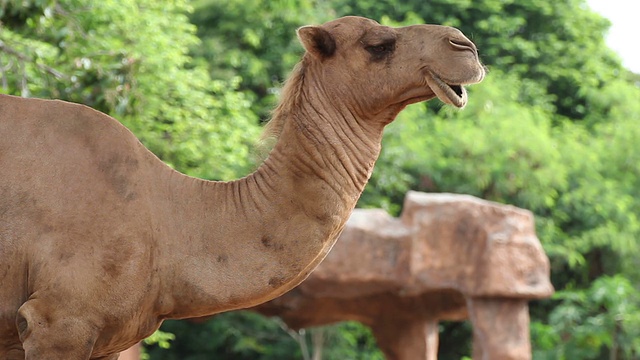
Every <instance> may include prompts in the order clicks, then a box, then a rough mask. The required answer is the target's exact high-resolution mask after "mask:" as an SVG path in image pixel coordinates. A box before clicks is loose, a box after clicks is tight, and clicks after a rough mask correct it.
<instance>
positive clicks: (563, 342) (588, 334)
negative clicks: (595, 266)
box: [532, 275, 640, 360]
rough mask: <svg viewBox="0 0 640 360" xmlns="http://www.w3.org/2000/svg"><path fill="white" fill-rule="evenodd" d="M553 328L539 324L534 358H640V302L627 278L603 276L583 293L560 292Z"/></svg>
mask: <svg viewBox="0 0 640 360" xmlns="http://www.w3.org/2000/svg"><path fill="white" fill-rule="evenodd" d="M555 298H556V299H558V300H560V302H559V305H558V306H556V307H555V308H554V309H553V311H552V312H551V314H550V316H549V325H540V324H537V325H536V326H535V327H534V328H533V332H532V333H533V338H534V339H539V341H537V345H538V346H539V349H540V351H538V352H537V354H536V357H535V358H536V359H560V360H563V359H601V358H604V357H607V358H610V359H611V358H618V359H636V358H637V357H638V356H640V341H638V339H640V306H639V305H640V301H639V300H640V299H638V294H637V288H636V287H635V286H634V285H633V284H632V283H631V282H630V281H629V280H628V279H627V278H625V277H624V276H622V275H615V276H603V277H600V278H598V279H597V280H595V281H594V282H593V283H592V285H591V286H590V287H589V288H588V289H585V290H577V291H561V292H558V293H557V294H556V295H555Z"/></svg>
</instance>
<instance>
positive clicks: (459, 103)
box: [426, 71, 467, 108]
mask: <svg viewBox="0 0 640 360" xmlns="http://www.w3.org/2000/svg"><path fill="white" fill-rule="evenodd" d="M426 80H427V84H428V85H429V87H430V88H431V90H432V91H433V92H434V93H435V94H436V96H437V97H438V99H440V100H442V102H444V103H447V104H450V105H453V106H455V107H458V108H463V107H464V106H465V105H467V90H466V89H465V88H464V87H463V86H462V85H460V84H448V83H447V82H445V81H443V80H442V79H441V78H440V77H439V76H437V75H436V74H434V73H433V71H429V72H428V73H427V76H426Z"/></svg>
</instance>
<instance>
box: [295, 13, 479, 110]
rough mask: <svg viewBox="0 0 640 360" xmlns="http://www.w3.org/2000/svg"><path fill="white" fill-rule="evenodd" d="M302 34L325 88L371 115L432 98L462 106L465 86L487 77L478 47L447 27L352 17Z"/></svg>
mask: <svg viewBox="0 0 640 360" xmlns="http://www.w3.org/2000/svg"><path fill="white" fill-rule="evenodd" d="M298 37H299V39H300V41H301V42H302V45H303V46H304V48H305V49H306V54H305V58H304V61H305V64H306V67H307V68H308V69H307V70H309V71H311V72H312V73H314V74H319V75H318V76H317V77H318V78H319V79H322V80H321V83H326V84H327V85H331V86H325V87H322V89H321V91H327V92H331V93H330V94H328V95H329V97H330V98H332V99H335V100H336V102H339V103H346V104H349V105H350V106H352V108H351V109H349V110H350V111H352V112H356V113H358V114H360V115H364V116H366V117H368V118H370V117H372V116H378V115H380V114H386V113H389V112H390V113H391V115H392V117H395V115H396V114H397V112H398V111H400V110H401V109H402V108H404V107H405V106H406V105H408V104H411V103H415V102H419V101H425V100H429V99H432V98H434V97H438V98H439V99H440V100H442V101H443V102H445V103H447V104H451V105H453V106H456V107H459V108H461V107H463V106H465V104H466V103H467V92H466V90H465V88H464V85H466V84H473V83H477V82H480V81H481V80H482V79H483V78H484V75H485V70H484V67H483V66H482V64H481V63H480V61H479V58H478V51H477V49H476V46H475V45H474V44H473V43H472V42H471V41H470V40H469V39H467V38H466V37H465V36H464V35H463V34H462V32H460V31H459V30H457V29H455V28H452V27H448V26H439V25H414V26H407V27H400V28H392V27H388V26H382V25H380V24H378V23H377V22H375V21H373V20H369V19H366V18H361V17H355V16H349V17H344V18H340V19H337V20H334V21H331V22H328V23H325V24H324V25H321V26H304V27H302V28H300V29H298Z"/></svg>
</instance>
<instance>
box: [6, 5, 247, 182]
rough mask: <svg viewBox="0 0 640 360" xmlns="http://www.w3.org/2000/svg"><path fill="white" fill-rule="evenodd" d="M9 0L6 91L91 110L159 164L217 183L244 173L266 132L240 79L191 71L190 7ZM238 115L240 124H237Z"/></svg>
mask: <svg viewBox="0 0 640 360" xmlns="http://www.w3.org/2000/svg"><path fill="white" fill-rule="evenodd" d="M27 4H28V6H24V5H25V2H24V1H13V0H12V1H6V2H4V3H3V6H2V14H3V17H2V18H0V20H1V21H2V22H3V23H4V24H6V25H7V26H4V27H1V28H0V38H2V49H1V50H2V51H0V63H2V64H7V65H6V66H5V67H4V68H3V69H5V70H4V72H3V73H2V74H3V80H4V82H3V92H5V93H9V94H21V95H23V96H35V97H45V98H50V97H52V98H61V99H65V100H70V101H74V102H79V103H84V104H87V105H89V106H91V107H93V108H96V109H98V110H101V111H103V112H106V113H108V114H111V115H114V116H116V117H117V118H118V119H119V120H121V121H122V122H123V123H124V124H125V125H127V126H128V127H129V128H130V129H132V130H133V131H134V132H135V133H136V135H138V137H140V138H141V140H142V141H143V142H144V143H145V144H146V145H147V146H148V147H149V148H150V149H151V150H152V151H153V152H154V153H156V154H157V155H158V156H160V157H161V158H162V159H163V160H164V161H166V162H167V163H169V164H170V165H172V166H174V167H177V168H179V169H180V170H182V171H185V172H187V173H190V174H193V175H197V176H201V177H206V178H210V179H229V178H233V177H237V176H239V175H244V174H245V173H246V172H248V171H249V169H250V168H251V167H252V164H251V161H250V158H249V156H248V153H249V151H250V144H252V143H253V142H254V140H255V138H256V136H257V133H258V126H257V117H256V115H255V114H254V113H253V112H251V111H250V110H249V101H248V100H247V98H246V97H245V96H244V95H243V94H241V93H237V92H235V91H234V89H235V88H236V87H237V84H238V81H237V80H234V79H230V80H229V81H222V80H221V81H217V82H212V81H211V80H210V78H209V77H208V74H207V71H206V69H205V67H204V66H195V67H193V66H192V65H191V64H190V60H191V57H190V56H189V54H188V51H189V47H192V46H195V45H196V44H198V43H199V42H200V40H199V39H198V38H197V37H196V36H195V30H196V29H195V27H194V26H193V25H192V24H190V23H189V21H188V18H187V16H186V13H187V11H188V10H189V7H188V5H187V3H186V2H185V1H181V0H175V1H163V2H157V1H153V0H145V1H133V0H129V1H98V2H95V1H87V0H61V1H56V2H53V1H50V2H48V1H35V2H32V3H31V2H27ZM231 116H233V117H234V118H231Z"/></svg>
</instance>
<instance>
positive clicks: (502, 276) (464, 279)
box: [254, 192, 553, 360]
mask: <svg viewBox="0 0 640 360" xmlns="http://www.w3.org/2000/svg"><path fill="white" fill-rule="evenodd" d="M552 293H553V287H552V285H551V283H550V281H549V261H548V258H547V257H546V255H545V253H544V251H543V249H542V246H541V245H540V242H539V240H538V238H537V237H536V234H535V229H534V221H533V216H532V214H531V213H530V212H529V211H526V210H522V209H519V208H516V207H513V206H508V205H501V204H496V203H492V202H488V201H485V200H481V199H477V198H474V197H472V196H466V195H453V194H426V193H418V192H410V193H408V194H407V197H406V199H405V204H404V210H403V213H402V215H401V217H400V218H393V217H391V216H390V215H389V214H387V213H386V212H385V211H383V210H379V209H376V210H363V209H359V210H356V211H355V212H354V213H353V215H352V216H351V218H350V219H349V221H348V223H347V226H346V228H345V230H344V232H343V233H342V235H341V237H340V241H338V243H337V245H336V246H335V248H334V249H333V250H332V251H331V252H330V254H329V256H328V257H327V258H326V260H325V261H324V262H323V263H322V264H321V265H320V266H319V267H318V268H317V269H316V270H315V271H314V272H313V273H312V274H311V276H310V277H309V278H308V279H307V280H306V281H305V282H303V283H302V284H301V285H300V286H298V287H297V288H295V289H294V290H293V291H291V292H289V293H287V294H285V295H284V296H281V297H279V298H277V299H275V300H272V301H271V302H268V303H266V304H263V305H261V306H258V307H257V308H255V309H254V310H256V311H258V312H260V313H262V314H265V315H277V316H280V317H281V318H282V319H283V320H284V321H285V322H286V323H287V324H288V326H290V327H292V328H303V327H312V326H319V325H325V324H330V323H335V322H339V321H346V320H355V321H359V322H361V323H363V324H365V325H367V326H369V327H371V329H372V331H373V333H374V335H375V337H376V339H377V341H378V345H379V346H380V348H381V349H382V351H383V352H384V353H385V354H386V356H387V359H389V360H417V359H428V360H431V359H436V358H437V351H438V350H437V348H438V322H439V321H440V320H464V319H469V320H470V321H471V323H472V326H473V357H474V359H530V358H531V345H530V340H529V313H528V301H529V300H531V299H539V298H545V297H548V296H550V295H551V294H552Z"/></svg>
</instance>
